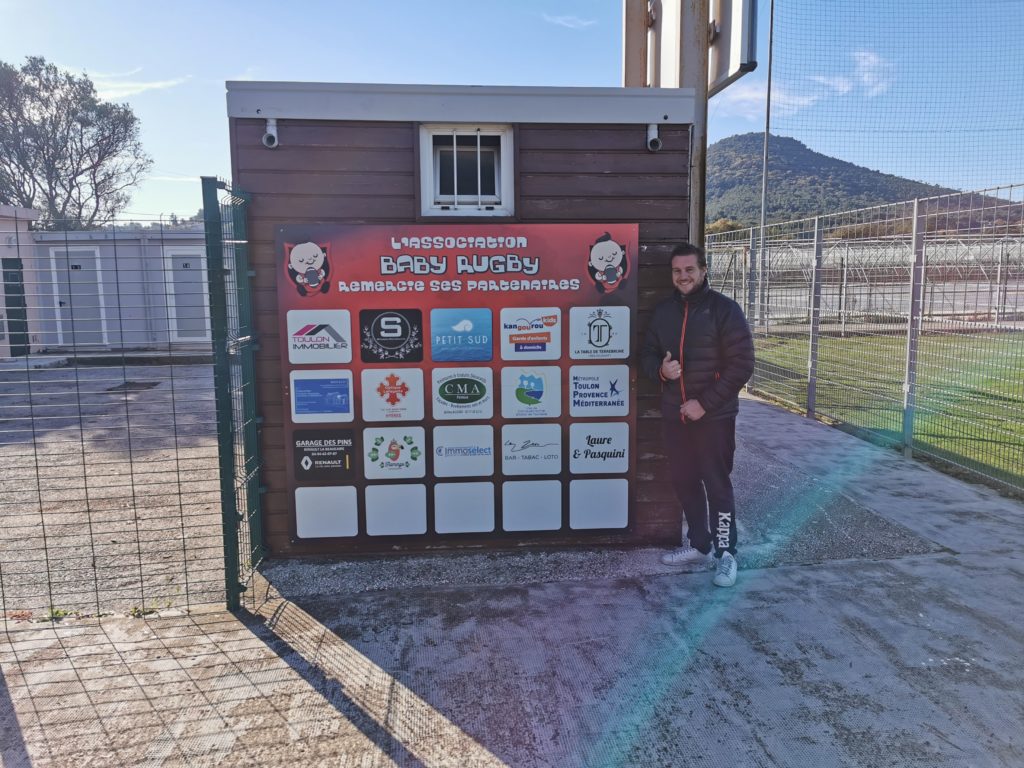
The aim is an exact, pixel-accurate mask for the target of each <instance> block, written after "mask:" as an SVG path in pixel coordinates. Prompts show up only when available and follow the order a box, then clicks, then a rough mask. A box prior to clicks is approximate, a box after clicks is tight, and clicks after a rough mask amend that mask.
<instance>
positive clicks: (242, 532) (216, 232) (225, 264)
mask: <svg viewBox="0 0 1024 768" xmlns="http://www.w3.org/2000/svg"><path fill="white" fill-rule="evenodd" d="M248 201H249V198H248V196H247V195H246V194H245V193H244V192H241V191H239V190H235V189H232V188H231V187H230V185H228V184H227V183H226V182H224V181H221V180H219V179H216V178H213V177H209V176H205V177H203V212H204V213H203V216H204V219H205V225H206V259H207V269H208V271H209V286H210V325H211V331H212V335H213V358H214V367H213V372H214V373H213V375H214V387H215V390H216V403H217V444H218V454H219V460H220V495H221V510H222V516H223V526H224V579H225V591H226V595H227V605H228V609H229V610H237V609H238V607H239V605H240V602H241V595H242V593H243V592H245V591H246V589H247V588H248V586H249V585H250V583H251V580H252V576H253V573H254V571H255V569H256V566H257V565H259V563H260V560H261V559H262V557H263V537H262V519H261V515H260V491H261V488H260V456H259V419H258V418H257V416H256V384H255V376H254V360H253V358H254V355H255V353H256V349H257V345H256V337H255V333H254V330H253V322H252V321H253V318H252V301H251V289H250V285H249V278H250V277H251V273H250V271H249V253H248V239H247V233H246V209H247V206H248Z"/></svg>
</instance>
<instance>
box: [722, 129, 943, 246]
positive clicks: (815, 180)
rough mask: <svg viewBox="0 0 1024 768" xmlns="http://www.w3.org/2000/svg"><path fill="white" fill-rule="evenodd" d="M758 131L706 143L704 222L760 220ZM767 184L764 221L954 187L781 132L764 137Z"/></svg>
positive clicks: (749, 222) (926, 194)
mask: <svg viewBox="0 0 1024 768" xmlns="http://www.w3.org/2000/svg"><path fill="white" fill-rule="evenodd" d="M763 136H764V134H761V133H744V134H740V135H738V136H729V137H728V138H725V139H722V140H721V141H718V142H715V143H714V144H712V145H711V146H710V147H708V171H707V200H706V221H707V222H709V223H711V222H716V221H718V220H719V219H732V220H734V221H736V222H739V223H740V224H741V225H743V226H750V225H752V224H758V223H759V222H760V218H761V157H762V144H763ZM768 184H769V186H768V213H767V221H768V222H769V223H771V222H776V221H787V220H789V219H800V218H805V217H809V216H817V215H820V214H826V213H837V212H839V211H848V210H852V209H854V208H866V207H868V206H873V205H883V204H885V203H897V202H900V201H902V200H912V199H913V198H915V197H932V196H934V195H945V194H950V193H952V192H955V191H957V190H952V189H946V188H945V187H938V186H935V185H933V184H922V183H921V182H918V181H912V180H911V179H904V178H902V177H900V176H893V175H892V174H888V173H880V172H878V171H872V170H870V169H868V168H864V167H862V166H859V165H854V164H853V163H848V162H846V161H845V160H839V159H837V158H834V157H828V156H827V155H823V154H820V153H819V152H815V151H813V150H811V149H808V148H807V146H806V145H804V144H803V143H801V142H799V141H797V140H796V139H791V138H786V137H784V136H770V137H769V140H768Z"/></svg>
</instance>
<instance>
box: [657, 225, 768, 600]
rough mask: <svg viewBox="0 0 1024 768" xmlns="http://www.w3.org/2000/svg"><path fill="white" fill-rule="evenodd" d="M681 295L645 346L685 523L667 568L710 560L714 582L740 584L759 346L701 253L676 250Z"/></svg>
mask: <svg viewBox="0 0 1024 768" xmlns="http://www.w3.org/2000/svg"><path fill="white" fill-rule="evenodd" d="M671 265H672V285H673V286H675V291H673V293H672V295H671V296H669V297H668V298H666V299H664V300H663V301H661V302H660V303H659V304H658V305H657V306H655V308H654V312H653V314H652V316H651V321H650V325H649V326H648V328H647V334H646V337H645V339H644V344H643V347H642V348H641V350H640V365H641V367H642V368H643V371H644V373H645V374H647V376H648V377H650V378H651V379H654V380H655V381H658V382H661V389H662V393H661V415H662V417H663V419H662V435H663V437H664V441H665V448H666V450H667V453H668V460H669V471H670V472H671V474H672V485H673V487H674V488H675V492H676V496H677V497H678V499H679V503H680V504H681V505H682V507H683V514H684V515H685V517H686V525H687V539H689V541H686V540H684V541H683V546H681V547H679V548H678V549H676V550H673V551H672V552H670V553H668V554H666V555H664V556H662V558H661V560H662V562H663V563H666V564H668V565H681V564H684V563H701V562H706V563H707V564H708V566H709V567H713V568H714V569H715V576H714V583H715V584H716V585H717V586H719V587H731V586H732V585H733V584H735V583H736V571H737V563H736V506H735V501H734V499H733V491H732V482H731V481H730V479H729V475H730V473H731V472H732V462H733V454H734V452H735V450H736V414H737V413H739V398H738V395H739V391H740V389H742V387H743V385H744V384H746V383H747V380H748V379H749V378H750V376H751V374H752V373H753V372H754V344H753V340H752V339H751V336H750V328H749V327H748V326H747V320H746V318H745V317H744V316H743V310H742V309H740V306H739V305H738V304H737V303H736V302H735V301H733V300H732V299H730V298H728V297H727V296H723V295H722V294H721V293H719V292H718V291H714V290H712V289H711V286H710V284H709V283H708V279H707V275H708V262H707V257H706V256H705V254H704V251H703V249H701V248H699V247H697V246H695V245H691V244H689V243H683V244H681V245H678V246H676V247H675V249H673V251H672V257H671Z"/></svg>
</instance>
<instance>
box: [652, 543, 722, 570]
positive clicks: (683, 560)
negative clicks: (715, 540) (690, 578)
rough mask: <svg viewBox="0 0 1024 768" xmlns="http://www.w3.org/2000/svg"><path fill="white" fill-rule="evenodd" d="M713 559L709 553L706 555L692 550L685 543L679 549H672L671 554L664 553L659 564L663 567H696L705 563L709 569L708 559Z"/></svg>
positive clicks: (697, 550) (688, 544)
mask: <svg viewBox="0 0 1024 768" xmlns="http://www.w3.org/2000/svg"><path fill="white" fill-rule="evenodd" d="M712 557H713V555H712V553H711V552H708V553H707V554H706V555H705V554H704V553H703V552H701V551H700V550H699V549H694V548H693V547H691V546H690V543H689V542H687V543H686V544H684V545H683V546H681V547H678V548H676V549H673V550H672V551H671V552H666V553H665V554H664V555H662V556H661V562H662V563H664V564H665V565H698V564H702V563H707V564H708V565H709V567H710V565H711V563H710V562H709V561H710V559H711V558H712Z"/></svg>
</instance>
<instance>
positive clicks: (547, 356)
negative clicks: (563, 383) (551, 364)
mask: <svg viewBox="0 0 1024 768" xmlns="http://www.w3.org/2000/svg"><path fill="white" fill-rule="evenodd" d="M498 322H499V328H500V332H501V359H502V360H558V359H559V358H560V357H561V356H562V310H561V309H559V308H558V307H506V308H504V309H502V310H501V315H500V318H499V321H498Z"/></svg>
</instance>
